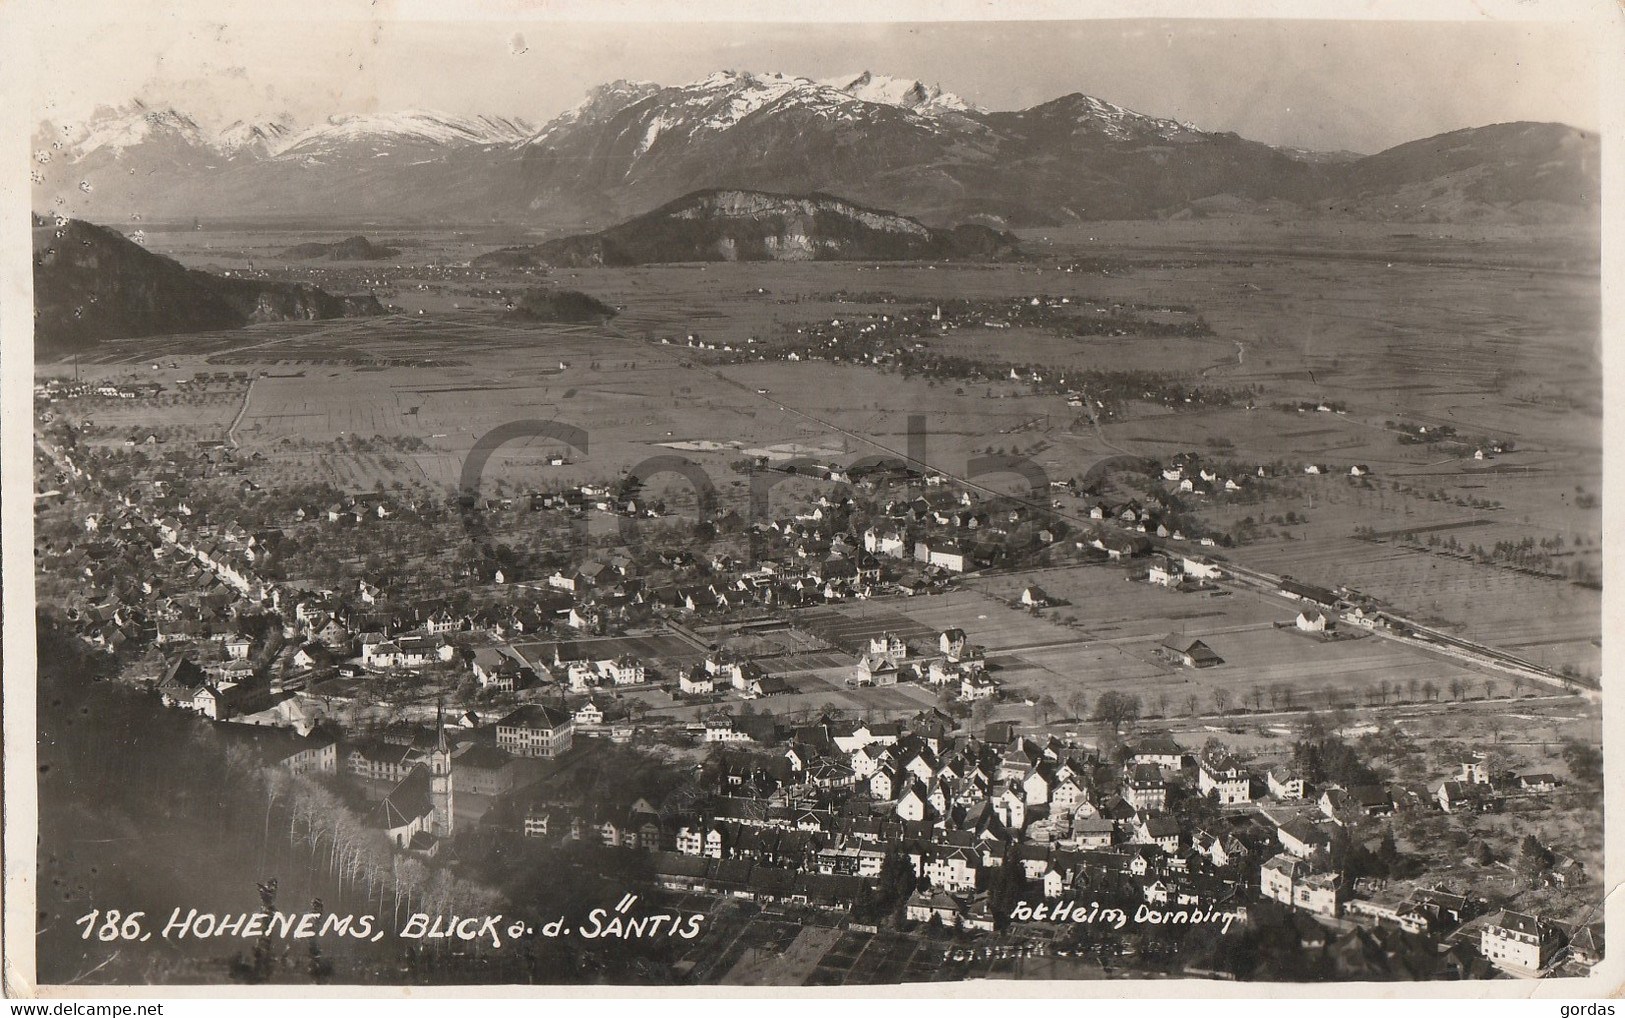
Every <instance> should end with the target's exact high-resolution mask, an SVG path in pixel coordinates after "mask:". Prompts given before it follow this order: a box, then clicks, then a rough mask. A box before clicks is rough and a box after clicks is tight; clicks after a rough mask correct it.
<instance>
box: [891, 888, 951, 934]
mask: <svg viewBox="0 0 1625 1018" xmlns="http://www.w3.org/2000/svg"><path fill="white" fill-rule="evenodd" d="M963 910H964V906H963V905H961V904H960V902H959V899H958V898H955V897H954V896H953V895H951V894H949V893H947V892H946V891H915V892H914V893H913V894H912V895H910V896H909V899H908V904H907V905H905V906H904V907H903V917H904V918H905V919H907V920H908V921H909V922H912V923H929V922H933V921H934V922H937V923H939V924H941V925H943V926H948V927H956V926H958V925H959V917H960V915H961V913H962V912H963Z"/></svg>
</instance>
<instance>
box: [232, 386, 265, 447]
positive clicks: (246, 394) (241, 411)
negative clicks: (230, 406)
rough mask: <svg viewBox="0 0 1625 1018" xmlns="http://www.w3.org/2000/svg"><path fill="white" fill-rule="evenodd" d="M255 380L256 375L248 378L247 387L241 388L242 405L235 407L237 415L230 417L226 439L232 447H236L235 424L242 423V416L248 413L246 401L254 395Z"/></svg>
mask: <svg viewBox="0 0 1625 1018" xmlns="http://www.w3.org/2000/svg"><path fill="white" fill-rule="evenodd" d="M257 381H259V378H258V376H256V377H254V378H250V379H249V380H248V388H246V389H244V390H243V405H242V406H240V407H238V408H237V416H236V417H233V418H232V419H231V426H230V427H228V428H227V429H226V441H227V442H230V443H231V447H232V448H233V449H235V448H237V425H239V424H241V423H243V416H244V415H245V414H247V413H248V401H249V399H250V398H251V397H252V396H253V395H254V383H255V382H257Z"/></svg>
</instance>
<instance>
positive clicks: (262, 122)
mask: <svg viewBox="0 0 1625 1018" xmlns="http://www.w3.org/2000/svg"><path fill="white" fill-rule="evenodd" d="M291 119H292V118H291V117H289V116H288V115H287V114H281V115H278V116H270V117H256V118H254V119H252V120H237V121H233V122H232V123H230V124H228V125H226V126H225V127H223V128H221V129H220V131H219V132H218V133H217V134H216V135H215V136H214V147H215V148H217V149H219V150H220V151H221V152H223V153H225V154H226V155H234V154H236V153H238V152H243V151H258V152H262V153H265V154H274V153H276V152H279V151H281V149H282V146H284V145H285V144H287V143H288V141H290V140H291V139H292V138H293V137H294V134H295V132H294V129H293V128H292V127H290V126H288V125H289V122H290V121H291Z"/></svg>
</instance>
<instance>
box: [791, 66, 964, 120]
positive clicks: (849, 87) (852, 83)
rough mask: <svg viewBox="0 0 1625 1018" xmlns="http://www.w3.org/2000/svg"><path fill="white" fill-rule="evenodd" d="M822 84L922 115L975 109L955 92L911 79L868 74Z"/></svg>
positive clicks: (845, 77)
mask: <svg viewBox="0 0 1625 1018" xmlns="http://www.w3.org/2000/svg"><path fill="white" fill-rule="evenodd" d="M819 84H821V85H827V86H829V87H830V88H833V89H836V90H837V91H841V92H845V93H846V94H847V95H850V96H852V97H853V98H854V99H861V100H862V101H864V102H869V103H879V104H881V105H883V106H901V107H903V108H904V109H910V110H916V111H918V112H921V113H937V112H943V111H952V112H955V113H966V112H969V111H971V110H975V109H976V107H974V106H972V105H971V104H970V103H968V102H966V101H965V100H963V99H961V98H959V96H957V95H954V94H953V93H952V92H944V91H943V90H942V88H941V86H938V85H927V84H926V83H925V82H923V81H915V80H914V79H912V78H888V77H884V76H881V75H876V74H873V73H871V72H869V71H864V72H863V73H862V74H850V75H843V76H841V77H838V78H825V79H824V80H823V81H821V82H819ZM978 112H980V111H978Z"/></svg>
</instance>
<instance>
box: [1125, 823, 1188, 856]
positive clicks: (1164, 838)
mask: <svg viewBox="0 0 1625 1018" xmlns="http://www.w3.org/2000/svg"><path fill="white" fill-rule="evenodd" d="M1179 834H1180V828H1179V821H1178V820H1177V819H1176V818H1174V817H1169V816H1154V817H1147V818H1144V819H1142V820H1141V821H1140V822H1139V823H1138V824H1137V825H1136V826H1135V830H1134V835H1135V840H1136V841H1139V842H1142V843H1144V844H1147V845H1156V846H1157V847H1158V848H1160V849H1162V850H1163V851H1164V852H1166V853H1167V854H1169V855H1173V854H1174V853H1175V852H1178V851H1179Z"/></svg>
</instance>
